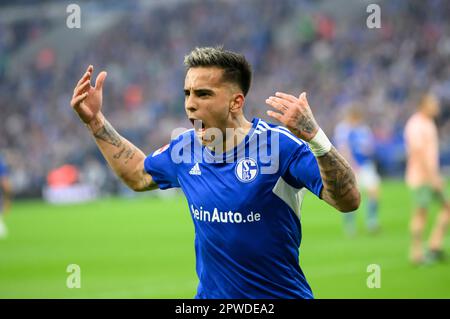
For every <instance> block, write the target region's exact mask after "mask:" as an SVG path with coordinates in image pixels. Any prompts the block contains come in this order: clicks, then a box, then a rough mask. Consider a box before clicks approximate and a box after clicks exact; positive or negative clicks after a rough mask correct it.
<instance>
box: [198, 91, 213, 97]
mask: <svg viewBox="0 0 450 319" xmlns="http://www.w3.org/2000/svg"><path fill="white" fill-rule="evenodd" d="M210 95H211V94H209V92H203V91H201V92H197V96H198V97H208V96H210Z"/></svg>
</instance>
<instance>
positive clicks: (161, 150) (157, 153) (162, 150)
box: [152, 144, 169, 157]
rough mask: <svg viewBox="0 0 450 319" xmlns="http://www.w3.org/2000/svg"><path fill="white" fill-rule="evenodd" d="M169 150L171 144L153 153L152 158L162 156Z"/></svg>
mask: <svg viewBox="0 0 450 319" xmlns="http://www.w3.org/2000/svg"><path fill="white" fill-rule="evenodd" d="M168 148H169V144H166V145H164V146H163V147H161V148H159V149H157V150H156V151H155V152H154V153H153V155H152V157H155V156H156V155H159V154H161V153H162V152H164V151H165V150H166V149H168Z"/></svg>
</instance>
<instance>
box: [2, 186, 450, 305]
mask: <svg viewBox="0 0 450 319" xmlns="http://www.w3.org/2000/svg"><path fill="white" fill-rule="evenodd" d="M382 195H383V200H382V202H381V206H380V214H381V222H382V227H383V228H382V232H381V233H380V234H378V235H376V236H371V235H369V234H367V233H366V232H365V230H364V213H365V212H364V211H363V210H360V212H359V214H358V215H359V216H358V222H359V232H358V234H357V236H356V237H355V238H346V237H345V236H344V234H343V231H342V219H341V216H340V213H338V212H337V211H334V210H333V209H331V208H330V207H329V206H327V205H326V204H323V203H322V202H320V201H319V200H317V199H316V198H314V196H312V195H311V194H308V195H307V196H306V198H305V202H304V204H303V209H302V225H303V242H302V246H301V253H300V264H301V266H302V268H303V271H304V272H305V274H306V277H307V279H308V281H309V283H310V285H311V287H312V289H313V291H314V294H315V297H316V298H450V267H449V264H448V263H447V264H436V265H431V266H423V267H419V268H415V267H412V266H411V265H410V264H409V263H408V259H407V255H408V245H409V235H408V222H409V215H410V208H411V203H410V201H409V199H410V194H409V192H408V190H407V189H406V188H405V186H404V185H403V184H402V183H400V182H395V181H389V182H384V183H383V187H382ZM436 212H437V208H436V207H434V209H433V211H432V214H430V217H432V218H434V217H435V216H436ZM6 222H7V225H8V228H9V232H10V234H9V237H8V238H7V239H4V240H1V241H0V298H192V297H193V296H194V294H195V290H196V285H197V277H196V274H195V259H194V245H193V239H194V233H193V225H192V221H191V219H190V215H189V211H188V208H187V205H186V202H185V199H184V198H183V197H181V196H180V197H176V198H172V199H163V198H156V197H151V196H147V195H146V196H139V197H138V198H134V199H120V198H112V199H104V200H99V201H96V202H93V203H88V204H77V205H67V206H51V205H48V204H45V203H43V202H41V201H25V202H16V203H15V205H14V207H13V210H12V211H11V214H9V215H8V216H7V218H6ZM430 228H431V222H430V223H429V224H428V227H427V234H428V233H429V230H430ZM449 237H450V234H449V235H447V237H446V242H445V249H446V250H447V251H449V250H450V241H449ZM69 264H77V265H79V266H80V268H81V288H80V289H69V288H67V287H66V279H67V276H68V275H69V274H68V273H67V272H66V268H67V266H68V265H69ZM370 264H378V265H379V266H380V267H381V288H374V289H369V288H368V287H367V285H366V280H367V277H368V276H369V275H370V274H369V273H368V272H367V266H368V265H370Z"/></svg>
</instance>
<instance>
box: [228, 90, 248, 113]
mask: <svg viewBox="0 0 450 319" xmlns="http://www.w3.org/2000/svg"><path fill="white" fill-rule="evenodd" d="M244 101H245V97H244V94H242V93H235V94H233V96H232V98H231V103H230V111H231V112H237V111H239V110H241V109H242V107H243V106H244Z"/></svg>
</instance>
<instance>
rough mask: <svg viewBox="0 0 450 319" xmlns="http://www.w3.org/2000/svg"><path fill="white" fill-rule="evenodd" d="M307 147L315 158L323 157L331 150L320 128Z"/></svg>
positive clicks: (328, 141) (329, 143)
mask: <svg viewBox="0 0 450 319" xmlns="http://www.w3.org/2000/svg"><path fill="white" fill-rule="evenodd" d="M308 145H309V148H310V149H311V152H312V153H313V154H314V156H315V157H319V156H323V155H325V154H326V153H328V152H329V151H330V150H331V142H330V140H329V139H328V137H327V136H326V135H325V133H324V131H322V129H321V128H319V131H318V132H317V134H316V136H314V138H313V139H312V140H310V141H309V142H308Z"/></svg>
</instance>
